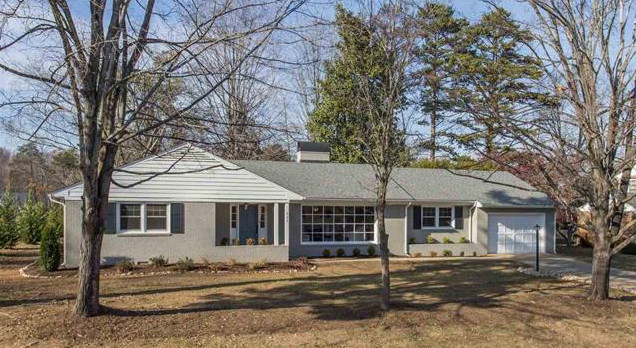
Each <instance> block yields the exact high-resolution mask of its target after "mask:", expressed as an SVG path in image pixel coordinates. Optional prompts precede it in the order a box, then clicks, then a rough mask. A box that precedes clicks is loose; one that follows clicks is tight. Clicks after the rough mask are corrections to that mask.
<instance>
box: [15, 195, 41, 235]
mask: <svg viewBox="0 0 636 348" xmlns="http://www.w3.org/2000/svg"><path fill="white" fill-rule="evenodd" d="M45 223H46V210H45V208H44V205H43V204H42V203H37V202H34V201H33V198H32V197H31V194H29V198H28V199H27V201H26V202H25V203H24V205H23V206H22V208H21V209H20V213H19V214H18V218H17V226H18V231H19V234H20V240H21V241H22V242H23V243H26V244H38V243H39V242H40V237H41V236H42V229H43V228H44V225H45Z"/></svg>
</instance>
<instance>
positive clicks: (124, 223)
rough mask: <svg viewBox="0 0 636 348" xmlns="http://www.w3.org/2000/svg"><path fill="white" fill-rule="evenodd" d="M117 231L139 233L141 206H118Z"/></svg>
mask: <svg viewBox="0 0 636 348" xmlns="http://www.w3.org/2000/svg"><path fill="white" fill-rule="evenodd" d="M119 229H120V230H121V231H141V204H120V205H119Z"/></svg>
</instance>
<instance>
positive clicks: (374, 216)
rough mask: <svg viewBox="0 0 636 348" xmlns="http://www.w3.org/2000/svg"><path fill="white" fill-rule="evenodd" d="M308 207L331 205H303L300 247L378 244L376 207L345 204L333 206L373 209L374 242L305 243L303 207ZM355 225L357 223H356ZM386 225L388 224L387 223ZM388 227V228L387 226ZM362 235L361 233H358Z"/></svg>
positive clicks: (301, 209) (301, 206)
mask: <svg viewBox="0 0 636 348" xmlns="http://www.w3.org/2000/svg"><path fill="white" fill-rule="evenodd" d="M304 206H307V207H316V206H321V207H325V206H331V205H330V204H323V203H316V204H311V203H310V204H306V205H304V204H301V205H300V213H299V215H300V219H299V220H300V222H299V226H298V230H299V231H300V245H303V246H304V245H306V246H316V245H353V244H356V245H369V244H378V214H377V212H376V211H375V205H372V204H366V205H365V204H345V205H337V204H335V205H333V206H334V207H335V206H338V207H356V206H358V207H360V206H362V207H373V240H369V241H329V242H325V241H322V242H305V241H303V207H304ZM354 223H355V222H354ZM385 223H386V222H385ZM365 224H366V223H365ZM385 227H386V226H385ZM334 233H335V231H334ZM358 233H360V232H358ZM362 233H363V234H366V233H367V232H366V231H365V232H362Z"/></svg>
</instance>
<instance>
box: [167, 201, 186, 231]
mask: <svg viewBox="0 0 636 348" xmlns="http://www.w3.org/2000/svg"><path fill="white" fill-rule="evenodd" d="M183 220H185V219H184V214H183V203H172V204H170V232H171V233H185V229H184V228H183V225H184V223H183V222H184V221H183Z"/></svg>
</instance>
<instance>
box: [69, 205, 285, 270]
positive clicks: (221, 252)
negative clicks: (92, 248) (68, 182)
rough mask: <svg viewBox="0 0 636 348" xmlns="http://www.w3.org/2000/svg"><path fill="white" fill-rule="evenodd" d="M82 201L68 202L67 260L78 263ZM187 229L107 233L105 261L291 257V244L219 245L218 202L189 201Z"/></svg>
mask: <svg viewBox="0 0 636 348" xmlns="http://www.w3.org/2000/svg"><path fill="white" fill-rule="evenodd" d="M80 205H81V203H80V202H76V201H72V202H67V203H66V215H65V223H66V228H65V231H64V237H65V238H64V247H65V248H64V250H65V254H64V257H65V264H66V266H68V267H76V266H77V265H78V261H79V248H80V242H81V238H82V237H81V210H80V209H81V208H80ZM184 208H185V220H184V221H185V233H183V234H172V235H161V236H159V235H154V236H151V235H149V236H124V235H117V234H105V235H104V240H103V243H102V263H103V264H113V263H116V262H117V261H119V260H122V259H126V258H128V259H132V260H134V261H135V262H144V261H148V259H149V258H151V257H153V256H158V255H163V256H165V257H167V258H168V259H169V260H170V262H174V261H177V260H178V259H180V258H184V257H190V258H193V259H194V260H195V261H196V262H199V261H201V259H202V258H206V259H208V260H210V261H227V260H228V259H229V258H234V259H236V260H237V261H239V262H248V261H255V260H265V259H266V260H268V261H271V262H282V261H287V259H288V256H287V255H288V251H287V247H285V246H280V247H274V246H262V247H261V246H242V247H215V244H216V236H215V230H216V227H217V226H218V225H217V224H218V223H219V222H220V221H221V220H223V219H216V218H215V216H216V212H215V210H216V209H215V203H185V205H184Z"/></svg>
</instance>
